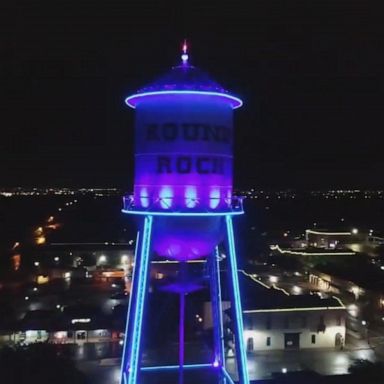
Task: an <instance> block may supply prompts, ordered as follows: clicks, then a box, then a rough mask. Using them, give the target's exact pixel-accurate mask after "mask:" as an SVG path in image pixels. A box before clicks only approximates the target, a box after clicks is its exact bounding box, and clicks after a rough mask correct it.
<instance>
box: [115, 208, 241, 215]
mask: <svg viewBox="0 0 384 384" xmlns="http://www.w3.org/2000/svg"><path fill="white" fill-rule="evenodd" d="M121 212H123V213H126V214H128V215H144V216H148V215H151V216H234V215H242V214H243V213H244V210H243V209H241V211H230V212H169V211H168V212H156V211H150V212H148V211H135V210H132V211H131V210H127V209H122V210H121Z"/></svg>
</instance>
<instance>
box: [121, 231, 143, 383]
mask: <svg viewBox="0 0 384 384" xmlns="http://www.w3.org/2000/svg"><path fill="white" fill-rule="evenodd" d="M139 241H140V231H138V232H137V236H136V247H135V257H134V260H135V261H136V260H137V252H138V250H139ZM135 265H136V263H135ZM134 280H135V271H133V274H132V281H131V294H130V295H129V302H128V312H127V319H126V322H125V335H124V347H123V357H122V359H121V377H122V378H124V383H126V374H125V368H126V361H125V358H126V357H125V355H126V346H127V345H128V344H127V341H128V337H129V336H128V331H129V329H128V327H129V317H130V313H131V307H132V296H133V295H132V288H133V287H134Z"/></svg>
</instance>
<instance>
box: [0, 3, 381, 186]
mask: <svg viewBox="0 0 384 384" xmlns="http://www.w3.org/2000/svg"><path fill="white" fill-rule="evenodd" d="M219 4H220V7H213V6H209V5H208V4H206V5H204V6H198V5H197V4H189V3H188V5H185V6H184V4H183V3H180V4H179V5H178V6H177V7H175V8H172V9H170V8H167V7H165V6H162V5H158V6H157V5H156V4H151V6H150V7H147V8H146V7H144V6H139V5H133V6H132V5H129V4H128V3H127V4H119V5H115V6H108V5H104V6H99V5H96V4H94V5H93V6H92V7H86V6H84V5H81V4H77V3H76V4H75V5H73V6H72V5H70V4H65V5H61V6H60V5H57V4H55V5H53V4H51V5H48V6H46V5H45V6H44V7H43V6H41V7H39V5H37V4H33V5H28V6H27V5H23V6H21V7H18V8H17V7H16V6H13V7H12V6H10V10H11V12H10V17H9V19H8V22H9V25H8V27H9V32H10V33H9V34H8V37H7V38H5V39H3V40H4V41H3V44H2V53H3V55H2V57H3V60H2V64H1V66H0V77H1V80H2V84H3V87H2V88H1V91H0V99H1V101H2V103H1V105H2V113H1V126H2V135H1V137H2V140H1V141H0V174H1V175H2V178H1V181H0V183H1V185H3V186H17V185H21V186H51V185H57V186H68V185H70V186H94V185H101V186H102V185H105V186H108V185H114V186H117V187H122V188H126V189H129V188H131V186H132V179H133V177H132V172H133V160H134V159H133V143H132V140H133V112H132V110H130V109H129V108H128V107H126V106H125V105H124V98H125V97H126V96H127V95H129V94H130V93H132V92H135V91H136V90H137V89H138V88H139V87H141V86H143V85H145V84H148V83H150V82H151V81H152V80H153V79H155V78H156V77H158V76H159V75H161V74H162V73H164V72H165V71H167V70H168V69H169V68H170V67H171V66H172V65H175V64H177V63H178V61H179V54H180V44H181V41H182V40H183V38H184V37H187V38H188V40H189V41H190V45H191V53H190V55H191V60H192V63H193V64H195V65H196V66H198V67H199V68H201V69H203V70H205V71H207V72H208V73H209V74H210V75H211V76H212V77H213V78H214V79H216V80H217V81H218V82H219V83H221V84H222V85H223V86H224V87H225V88H227V89H229V90H230V91H232V92H233V93H234V94H237V95H239V96H240V97H241V98H242V99H243V100H244V106H243V107H242V108H241V109H239V110H238V111H236V117H235V132H236V136H235V185H236V186H237V187H239V188H245V187H260V188H264V187H270V188H297V189H311V188H383V187H384V182H383V181H382V180H380V177H379V175H380V174H382V172H383V170H384V153H383V151H382V148H381V146H382V144H381V140H380V139H381V137H382V135H381V131H380V130H379V129H380V125H381V124H382V122H383V112H382V102H383V93H382V89H381V85H382V80H383V61H384V60H383V59H384V55H383V52H382V50H381V49H380V47H379V36H380V34H381V33H382V30H383V27H382V25H381V21H380V19H379V13H377V12H375V10H374V9H369V6H368V5H367V4H364V3H361V4H360V3H359V2H348V4H347V3H345V2H344V1H335V2H332V4H321V5H319V4H313V3H311V4H304V3H301V2H300V3H299V2H297V3H296V4H293V3H290V5H286V4H285V5H282V4H277V3H275V2H274V3H273V4H270V2H267V1H260V2H258V3H257V5H256V9H257V11H252V9H250V8H248V7H246V6H244V7H241V6H240V4H239V6H238V7H237V8H235V7H233V6H226V5H225V4H224V3H223V2H221V3H219ZM346 4H347V5H346Z"/></svg>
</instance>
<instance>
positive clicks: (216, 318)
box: [208, 247, 225, 366]
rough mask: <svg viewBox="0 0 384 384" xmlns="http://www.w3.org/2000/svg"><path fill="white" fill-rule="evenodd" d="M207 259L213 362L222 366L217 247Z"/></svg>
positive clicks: (222, 346) (222, 347) (221, 311)
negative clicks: (212, 334)
mask: <svg viewBox="0 0 384 384" xmlns="http://www.w3.org/2000/svg"><path fill="white" fill-rule="evenodd" d="M208 260H209V267H210V271H209V273H210V279H211V302H212V315H213V316H212V317H213V324H214V326H213V332H214V347H215V348H214V351H215V362H216V363H217V364H218V365H219V366H224V364H225V357H224V331H223V310H222V305H221V287H220V267H219V248H218V247H216V248H215V251H214V254H213V255H211V257H210V258H209V259H208Z"/></svg>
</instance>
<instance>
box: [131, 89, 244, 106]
mask: <svg viewBox="0 0 384 384" xmlns="http://www.w3.org/2000/svg"><path fill="white" fill-rule="evenodd" d="M161 95H200V96H218V97H222V98H223V99H227V101H228V100H230V101H231V102H235V104H234V103H231V106H232V109H237V108H240V107H241V106H242V105H243V101H242V100H241V99H239V98H238V97H235V96H232V95H230V94H227V93H221V92H209V91H189V90H184V91H154V92H143V93H137V94H135V95H131V96H128V97H127V98H126V99H125V104H127V105H128V106H129V107H131V108H133V109H135V108H136V105H137V102H135V104H132V102H130V101H132V100H134V99H141V98H145V97H148V96H161Z"/></svg>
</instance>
